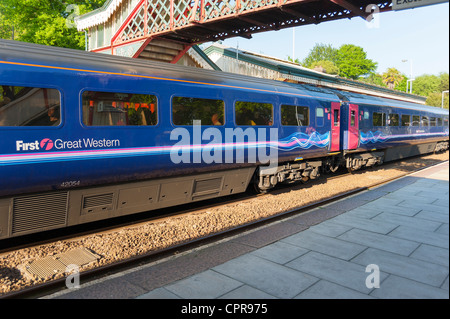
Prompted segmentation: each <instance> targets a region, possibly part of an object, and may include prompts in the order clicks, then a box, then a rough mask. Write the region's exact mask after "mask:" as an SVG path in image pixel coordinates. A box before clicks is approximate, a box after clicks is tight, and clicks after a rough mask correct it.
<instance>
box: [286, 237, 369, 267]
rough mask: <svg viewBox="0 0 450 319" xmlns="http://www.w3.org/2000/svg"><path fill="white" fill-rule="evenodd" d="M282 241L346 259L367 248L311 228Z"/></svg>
mask: <svg viewBox="0 0 450 319" xmlns="http://www.w3.org/2000/svg"><path fill="white" fill-rule="evenodd" d="M282 242H284V243H288V244H291V245H295V246H299V247H303V248H305V249H308V250H312V251H315V252H319V253H322V254H325V255H329V256H333V257H337V258H341V259H344V260H350V259H352V258H353V257H355V256H356V255H358V254H359V253H361V252H362V251H363V250H365V249H366V248H367V247H366V246H363V245H359V244H354V243H350V242H346V241H343V240H339V239H336V238H333V237H328V236H324V235H321V234H318V233H315V232H312V231H310V230H305V231H303V232H301V233H298V234H295V235H292V236H289V237H286V238H284V239H283V240H282Z"/></svg>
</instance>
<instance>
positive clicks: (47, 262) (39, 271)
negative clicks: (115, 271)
mask: <svg viewBox="0 0 450 319" xmlns="http://www.w3.org/2000/svg"><path fill="white" fill-rule="evenodd" d="M98 259H100V256H98V255H96V254H94V253H92V252H91V251H89V250H88V249H86V248H76V249H73V250H70V251H67V252H65V253H61V254H57V255H55V256H49V257H45V258H42V259H38V260H35V261H33V262H31V263H29V264H28V265H26V266H25V269H26V270H27V271H28V272H29V273H30V274H32V275H34V276H37V277H40V278H47V277H50V276H53V275H56V274H58V273H64V272H65V271H66V269H67V266H69V265H76V266H78V267H81V266H83V265H87V264H89V263H91V262H94V261H96V260H98Z"/></svg>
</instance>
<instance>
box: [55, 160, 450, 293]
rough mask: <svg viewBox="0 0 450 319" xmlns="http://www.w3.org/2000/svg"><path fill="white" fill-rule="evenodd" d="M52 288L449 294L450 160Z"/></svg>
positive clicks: (121, 290)
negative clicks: (283, 216)
mask: <svg viewBox="0 0 450 319" xmlns="http://www.w3.org/2000/svg"><path fill="white" fill-rule="evenodd" d="M48 298H64V299H66V298H70V299H72V298H89V299H92V298H121V299H133V298H138V299H158V298H164V299H167V298H169V299H171V298H174V299H196V298H203V299H304V298H308V299H311V298H314V299H319V298H320V299H324V298H327V299H341V298H345V299H349V298H382V299H392V298H407V299H412V298H425V299H444V298H445V299H448V298H449V165H448V162H447V163H444V164H440V165H438V166H435V167H433V168H429V169H426V170H423V171H421V172H418V173H415V174H412V175H410V176H407V177H404V178H402V179H400V180H397V181H394V182H391V183H389V184H385V185H383V186H380V187H378V188H374V189H371V190H369V191H366V192H364V193H360V194H358V195H355V196H353V197H351V198H347V199H344V200H341V201H339V202H335V203H333V204H330V205H327V206H323V207H320V208H317V209H314V210H312V211H310V212H307V213H304V214H302V215H300V216H296V217H292V218H289V219H286V220H284V221H281V222H277V223H274V224H271V225H268V226H265V227H263V228H261V229H258V230H255V231H252V232H249V233H246V234H242V235H240V236H237V237H234V238H231V239H228V240H224V241H221V242H219V243H216V244H212V245H209V246H206V247H201V248H198V249H196V250H194V251H191V252H189V253H182V254H180V255H177V256H174V257H170V258H167V259H165V260H162V261H158V262H156V263H154V264H149V265H144V266H141V267H139V268H136V269H133V270H130V271H127V272H123V273H120V274H115V275H113V276H111V277H108V278H104V279H101V280H98V281H94V282H91V283H87V284H83V283H82V285H81V288H78V289H67V290H66V291H63V292H60V293H56V294H54V295H51V296H48Z"/></svg>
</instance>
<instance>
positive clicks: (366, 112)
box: [364, 111, 370, 120]
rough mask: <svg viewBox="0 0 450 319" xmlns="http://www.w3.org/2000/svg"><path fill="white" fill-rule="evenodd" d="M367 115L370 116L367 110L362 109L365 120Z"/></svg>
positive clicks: (367, 117)
mask: <svg viewBox="0 0 450 319" xmlns="http://www.w3.org/2000/svg"><path fill="white" fill-rule="evenodd" d="M369 117H370V114H369V112H368V111H364V119H365V120H368V119H369Z"/></svg>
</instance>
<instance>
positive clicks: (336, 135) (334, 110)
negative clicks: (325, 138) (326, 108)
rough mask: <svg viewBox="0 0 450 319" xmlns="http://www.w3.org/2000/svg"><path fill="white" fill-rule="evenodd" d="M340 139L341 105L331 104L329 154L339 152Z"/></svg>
mask: <svg viewBox="0 0 450 319" xmlns="http://www.w3.org/2000/svg"><path fill="white" fill-rule="evenodd" d="M340 138H341V103H339V102H332V103H331V148H330V152H338V151H339V150H340Z"/></svg>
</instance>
